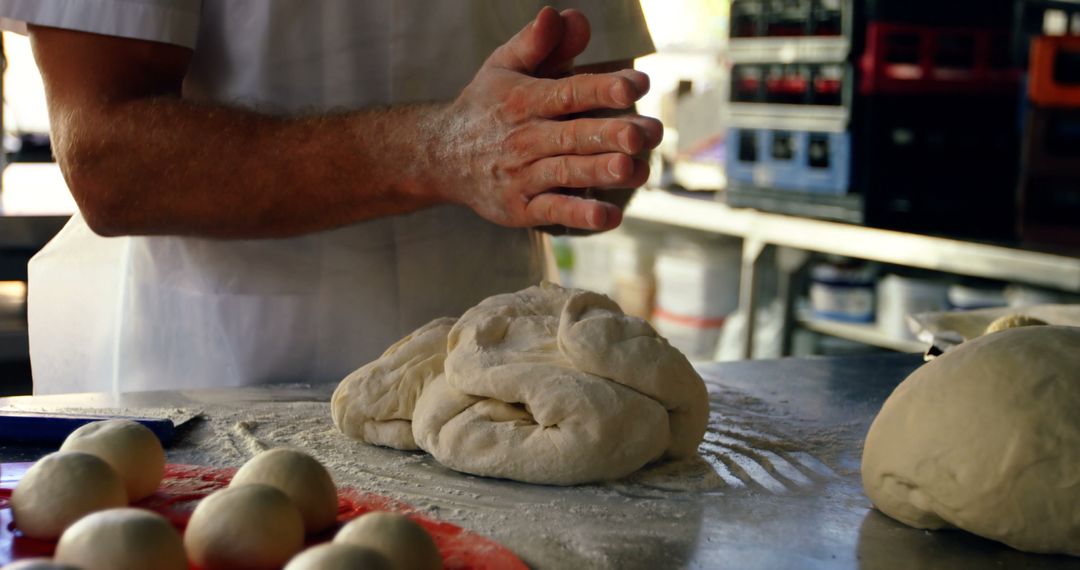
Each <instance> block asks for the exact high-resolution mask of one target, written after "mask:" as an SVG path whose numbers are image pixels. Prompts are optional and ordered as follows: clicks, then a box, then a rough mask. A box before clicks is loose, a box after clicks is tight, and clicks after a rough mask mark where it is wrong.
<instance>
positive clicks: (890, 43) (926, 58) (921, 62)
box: [859, 22, 1020, 95]
mask: <svg viewBox="0 0 1080 570" xmlns="http://www.w3.org/2000/svg"><path fill="white" fill-rule="evenodd" d="M865 41H866V46H865V49H864V51H863V53H862V56H861V57H860V58H859V72H860V80H859V93H860V94H861V95H875V94H929V93H957V92H963V93H978V94H986V93H1010V92H1014V91H1016V89H1017V86H1018V85H1019V81H1020V71H1019V70H1018V69H1016V68H1014V67H1013V65H1012V63H1011V60H1010V58H1009V52H1008V45H1009V44H1008V31H1006V30H1004V29H992V28H956V27H948V28H945V27H931V26H920V25H913V24H897V23H886V22H870V23H869V24H868V25H867V28H866V40H865Z"/></svg>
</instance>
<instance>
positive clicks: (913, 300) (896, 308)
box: [877, 274, 949, 340]
mask: <svg viewBox="0 0 1080 570" xmlns="http://www.w3.org/2000/svg"><path fill="white" fill-rule="evenodd" d="M948 289H949V285H948V284H947V283H944V282H942V281H939V280H934V279H920V278H915V277H902V276H900V275H893V274H889V275H886V276H884V277H882V278H881V280H879V281H878V286H877V299H878V303H877V323H878V329H879V330H880V331H881V332H883V333H885V334H887V335H889V336H891V337H894V338H901V339H910V340H915V334H914V333H913V332H911V327H910V326H909V325H908V320H907V317H908V315H913V314H916V313H928V312H932V311H944V310H945V309H947V308H948V307H949V300H948Z"/></svg>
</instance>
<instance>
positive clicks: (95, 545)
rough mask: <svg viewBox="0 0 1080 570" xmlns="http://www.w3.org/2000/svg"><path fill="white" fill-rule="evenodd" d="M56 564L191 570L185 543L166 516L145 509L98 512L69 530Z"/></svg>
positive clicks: (96, 569)
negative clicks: (189, 569)
mask: <svg viewBox="0 0 1080 570" xmlns="http://www.w3.org/2000/svg"><path fill="white" fill-rule="evenodd" d="M55 557H56V561H57V562H65V563H68V564H73V565H77V566H78V567H79V568H80V569H81V570H144V569H147V568H153V569H154V570H187V569H188V561H187V555H186V554H184V541H183V539H181V538H180V533H179V532H177V531H176V529H175V528H173V526H172V524H171V523H169V521H168V520H166V519H165V517H163V516H161V515H159V514H157V513H153V512H150V511H147V510H144V509H133V508H122V509H109V510H107V511H98V512H96V513H93V514H89V515H87V516H85V517H83V518H81V519H79V520H78V521H77V522H76V523H75V524H73V525H71V526H70V527H68V529H67V530H66V531H64V534H63V535H62V536H61V537H60V542H59V543H58V544H57V545H56V555H55Z"/></svg>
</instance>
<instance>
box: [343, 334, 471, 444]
mask: <svg viewBox="0 0 1080 570" xmlns="http://www.w3.org/2000/svg"><path fill="white" fill-rule="evenodd" d="M452 326H454V319H451V318H442V319H435V320H434V321H431V322H430V323H428V324H426V325H424V326H422V327H420V328H419V329H416V330H415V331H413V333H412V334H410V335H409V336H407V337H405V338H403V339H401V340H399V341H397V342H396V343H394V344H393V346H391V347H390V348H388V349H386V352H384V353H383V354H382V356H380V357H379V358H378V360H375V361H374V362H370V363H368V364H366V365H364V366H363V367H361V368H360V369H359V370H356V371H354V372H353V373H352V374H349V375H348V376H346V377H345V379H344V380H342V381H341V383H340V384H338V387H337V389H336V390H334V396H333V398H332V399H331V400H330V413H331V414H332V415H333V418H334V425H336V426H337V427H338V429H340V430H341V431H342V433H344V434H345V435H347V436H349V437H351V438H353V439H358V440H360V441H363V442H365V443H371V444H374V445H383V446H386V447H393V448H396V449H407V450H411V449H419V448H418V447H417V446H416V442H415V441H413V434H412V416H413V408H414V407H415V406H416V400H417V399H418V398H419V397H420V392H421V391H423V390H424V388H425V387H426V386H427V385H428V384H430V383H431V381H432V380H434V379H435V378H436V377H437V376H439V375H441V374H442V373H443V360H444V359H445V358H446V336H447V335H448V334H450V328H451V327H452Z"/></svg>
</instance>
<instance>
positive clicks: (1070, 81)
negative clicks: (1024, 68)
mask: <svg viewBox="0 0 1080 570" xmlns="http://www.w3.org/2000/svg"><path fill="white" fill-rule="evenodd" d="M1028 98H1029V99H1031V100H1032V101H1033V102H1034V103H1035V104H1037V105H1041V106H1044V107H1080V36H1040V37H1036V38H1032V40H1031V60H1030V65H1029V66H1028Z"/></svg>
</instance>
